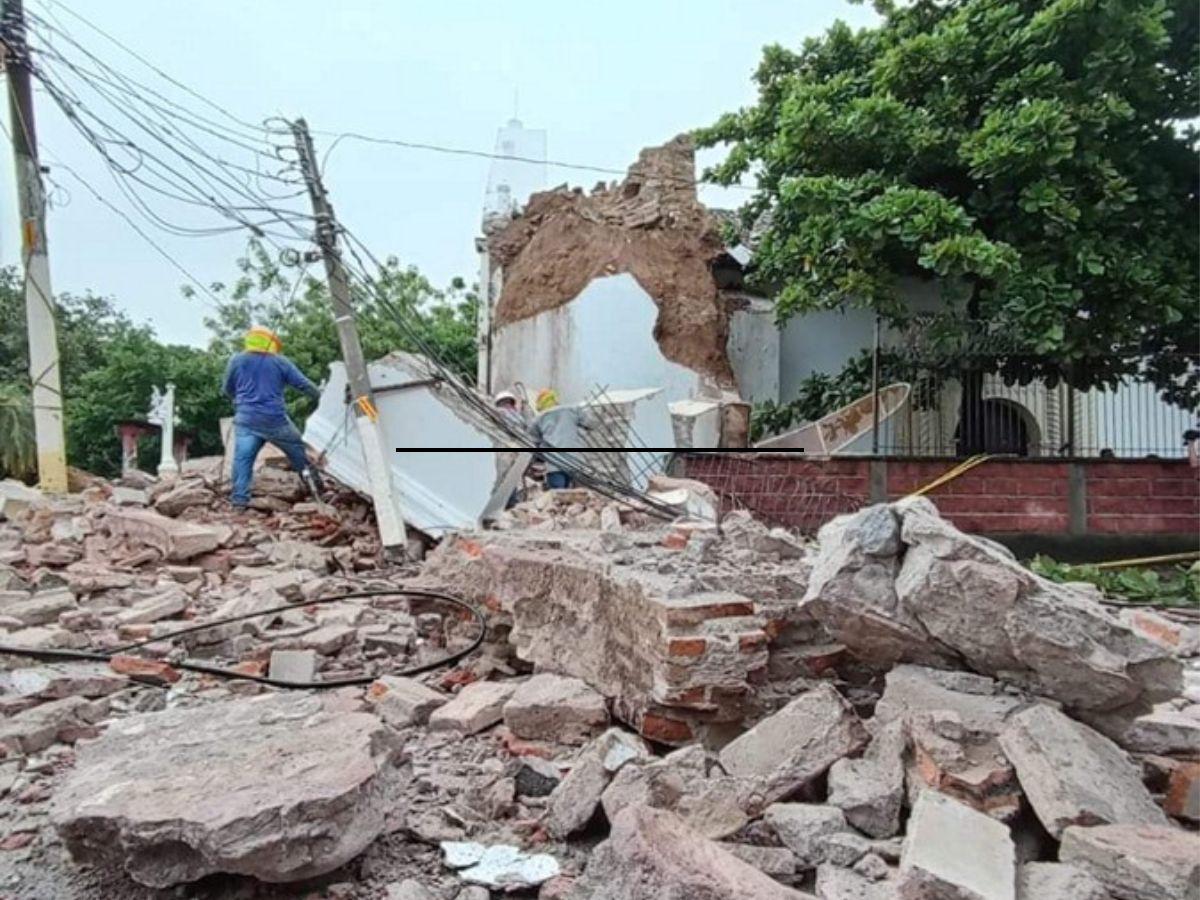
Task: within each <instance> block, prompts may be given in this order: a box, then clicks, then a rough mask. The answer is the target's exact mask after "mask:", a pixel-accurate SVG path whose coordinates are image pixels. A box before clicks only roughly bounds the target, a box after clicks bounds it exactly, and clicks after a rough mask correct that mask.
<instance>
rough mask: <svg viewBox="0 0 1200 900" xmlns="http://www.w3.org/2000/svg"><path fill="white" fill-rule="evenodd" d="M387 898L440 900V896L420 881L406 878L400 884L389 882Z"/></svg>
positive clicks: (390, 899)
mask: <svg viewBox="0 0 1200 900" xmlns="http://www.w3.org/2000/svg"><path fill="white" fill-rule="evenodd" d="M386 890H387V896H386V898H385V900H438V897H437V896H436V895H435V894H434V893H433V892H432V891H431V890H429V888H427V887H425V885H423V884H421V882H419V881H413V880H412V879H411V878H406V879H405V880H404V881H402V882H400V883H399V884H389V885H388V886H387V888H386Z"/></svg>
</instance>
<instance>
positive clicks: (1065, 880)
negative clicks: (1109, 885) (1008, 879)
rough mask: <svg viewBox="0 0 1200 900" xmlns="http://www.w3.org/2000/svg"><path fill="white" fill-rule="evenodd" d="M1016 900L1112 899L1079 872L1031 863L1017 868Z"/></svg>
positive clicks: (1080, 870)
mask: <svg viewBox="0 0 1200 900" xmlns="http://www.w3.org/2000/svg"><path fill="white" fill-rule="evenodd" d="M1017 900H1112V897H1111V896H1110V895H1109V893H1108V890H1107V889H1106V888H1105V887H1104V885H1103V884H1101V883H1100V882H1099V881H1097V880H1096V879H1095V878H1094V877H1093V876H1092V875H1089V874H1088V873H1087V872H1085V871H1084V870H1083V869H1078V868H1076V867H1075V866H1068V865H1066V864H1065V863H1053V862H1031V863H1025V864H1024V865H1022V866H1021V867H1020V868H1018V869H1017Z"/></svg>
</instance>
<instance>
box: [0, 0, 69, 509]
mask: <svg viewBox="0 0 1200 900" xmlns="http://www.w3.org/2000/svg"><path fill="white" fill-rule="evenodd" d="M0 34H2V35H3V41H2V44H3V50H4V68H5V71H6V72H7V74H8V110H9V124H10V126H11V129H12V144H13V160H14V161H15V163H16V168H17V200H18V206H19V210H20V215H21V249H22V254H21V255H22V259H23V260H24V263H25V321H26V326H27V328H28V330H29V377H30V379H31V380H32V381H33V427H34V435H35V437H36V440H37V466H38V482H39V485H40V487H41V488H42V489H43V490H45V491H49V492H51V493H66V491H67V455H66V441H65V440H64V438H63V403H62V384H61V381H60V378H59V371H58V329H57V326H56V324H55V310H54V299H53V298H54V295H53V294H52V293H51V291H50V257H49V256H47V254H46V194H45V191H44V190H43V187H42V171H41V168H40V167H39V165H38V159H37V131H36V129H35V128H34V121H33V93H32V91H31V90H30V86H29V68H28V59H29V49H28V46H27V44H26V41H25V8H24V5H23V4H22V0H0Z"/></svg>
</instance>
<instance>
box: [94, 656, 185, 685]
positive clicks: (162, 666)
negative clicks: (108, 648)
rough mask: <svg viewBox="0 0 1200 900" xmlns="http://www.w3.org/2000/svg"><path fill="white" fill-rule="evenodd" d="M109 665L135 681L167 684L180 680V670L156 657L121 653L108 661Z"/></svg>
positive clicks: (119, 673) (118, 672)
mask: <svg viewBox="0 0 1200 900" xmlns="http://www.w3.org/2000/svg"><path fill="white" fill-rule="evenodd" d="M108 667H109V668H110V669H112V670H113V671H114V672H116V673H117V674H118V675H128V676H129V677H130V678H132V679H133V680H134V681H144V682H146V683H147V684H159V685H167V684H174V683H175V682H176V681H178V680H179V678H180V675H179V670H178V669H174V668H172V667H171V666H169V665H167V664H166V663H165V662H160V661H159V660H156V659H146V658H145V657H142V656H129V655H127V654H124V653H119V654H117V655H116V656H114V657H113V658H112V659H110V660H109V661H108Z"/></svg>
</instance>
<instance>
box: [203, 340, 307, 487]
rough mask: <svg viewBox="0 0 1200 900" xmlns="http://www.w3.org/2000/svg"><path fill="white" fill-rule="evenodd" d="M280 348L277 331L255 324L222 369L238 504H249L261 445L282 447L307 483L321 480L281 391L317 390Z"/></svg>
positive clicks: (293, 466)
mask: <svg viewBox="0 0 1200 900" xmlns="http://www.w3.org/2000/svg"><path fill="white" fill-rule="evenodd" d="M281 350H283V343H282V342H281V341H280V340H279V336H278V335H277V334H275V333H274V332H273V331H271V330H270V329H267V328H262V327H257V326H256V327H254V328H251V329H250V331H249V332H247V334H246V341H245V351H244V352H242V353H238V354H236V355H235V356H234V357H233V358H232V359H231V360H229V365H228V367H227V368H226V369H225V381H224V384H223V387H222V389H223V390H224V392H225V394H226V396H228V397H229V398H230V399H231V400H232V401H233V408H234V417H233V427H234V431H235V440H234V450H233V494H232V496H231V498H230V499H231V500H232V502H233V505H234V507H235V508H237V509H245V508H246V507H247V505H248V504H249V503H250V485H251V482H252V481H253V480H254V461H255V459H257V458H258V452H259V451H260V450H262V448H263V444H267V443H271V444H274V445H275V446H276V447H278V448H279V449H280V450H282V451H283V452H284V454H285V455H286V456H287V458H288V462H289V463H291V465H292V468H293V469H295V470H296V471H297V472H299V473H300V475H301V477H302V478H304V479H305V481H306V483H308V484H309V486H310V488H314V486H319V484H320V482H319V480H317V478H316V472H315V470H313V469H312V468H311V466H310V465H309V462H308V456H307V454H306V453H305V452H304V440H303V439H302V438H301V437H300V432H299V431H298V430H297V428H296V426H295V425H294V424H292V420H291V419H289V418H288V414H287V410H286V408H285V407H284V405H283V394H284V389H285V388H288V387H292V388H295V389H296V390H298V391H303V392H304V393H305V394H307V395H308V396H310V397H312V398H313V399H319V398H320V396H321V392H320V391H319V390H318V389H317V386H316V385H314V384H313V383H312V382H311V381H309V380H308V379H307V378H305V377H304V373H303V372H301V371H300V370H299V369H298V368H296V364H295V363H293V362H292V361H291V360H290V359H288V358H287V357H286V356H283V355H282V353H281V352H280V351H281Z"/></svg>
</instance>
